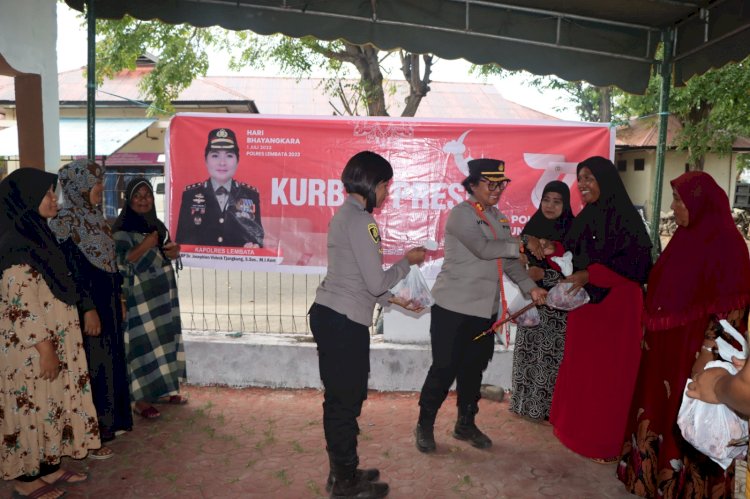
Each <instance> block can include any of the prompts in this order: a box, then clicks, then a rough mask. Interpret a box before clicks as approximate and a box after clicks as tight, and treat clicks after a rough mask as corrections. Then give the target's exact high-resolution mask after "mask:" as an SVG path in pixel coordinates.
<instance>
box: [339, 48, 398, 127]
mask: <svg viewBox="0 0 750 499" xmlns="http://www.w3.org/2000/svg"><path fill="white" fill-rule="evenodd" d="M344 47H345V50H346V53H347V54H348V55H349V56H351V57H352V63H353V64H354V66H355V67H356V68H357V71H359V83H360V86H361V89H362V95H363V97H364V99H365V105H366V106H367V115H368V116H388V110H387V109H386V106H385V92H384V91H383V73H382V72H381V71H380V59H379V58H378V53H379V51H378V49H376V48H375V47H374V46H372V45H353V44H351V43H347V42H344Z"/></svg>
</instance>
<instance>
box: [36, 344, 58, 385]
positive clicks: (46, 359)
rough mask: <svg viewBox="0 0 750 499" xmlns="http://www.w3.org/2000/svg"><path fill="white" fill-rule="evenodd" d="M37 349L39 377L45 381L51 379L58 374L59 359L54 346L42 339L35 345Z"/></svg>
mask: <svg viewBox="0 0 750 499" xmlns="http://www.w3.org/2000/svg"><path fill="white" fill-rule="evenodd" d="M36 347H37V350H38V351H39V377H40V378H41V379H43V380H46V381H53V380H54V379H55V378H57V375H58V374H60V359H59V358H58V357H57V352H55V348H54V346H53V345H52V343H51V342H49V341H42V342H40V343H38V344H37V345H36Z"/></svg>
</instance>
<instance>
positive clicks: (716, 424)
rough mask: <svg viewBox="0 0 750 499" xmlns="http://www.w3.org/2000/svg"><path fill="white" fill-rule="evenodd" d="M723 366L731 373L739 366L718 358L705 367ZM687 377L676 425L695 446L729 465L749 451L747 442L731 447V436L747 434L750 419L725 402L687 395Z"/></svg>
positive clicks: (717, 460)
mask: <svg viewBox="0 0 750 499" xmlns="http://www.w3.org/2000/svg"><path fill="white" fill-rule="evenodd" d="M711 367H721V368H724V369H726V370H727V371H729V373H730V374H733V375H734V374H737V369H735V368H734V366H733V365H732V364H730V363H729V362H724V361H721V360H715V361H712V362H709V363H707V364H706V369H709V368H711ZM691 381H692V379H688V380H687V383H685V390H684V392H683V394H682V405H681V406H680V412H679V413H678V414H677V425H678V426H679V427H680V430H681V431H682V436H683V437H685V440H687V441H688V442H689V443H690V444H691V445H692V446H693V447H695V448H696V449H698V450H699V451H701V452H702V453H703V454H705V455H707V456H708V457H710V458H711V459H712V460H713V461H714V462H716V463H717V464H718V465H719V466H721V467H722V468H724V469H727V468H728V467H729V465H730V464H732V460H734V458H736V457H739V456H741V455H743V454H745V452H746V451H747V444H745V445H739V446H731V447H728V444H729V441H730V440H735V439H739V438H742V437H744V436H746V435H747V421H746V420H745V419H743V418H741V417H740V416H739V415H737V413H736V412H734V411H733V410H732V409H730V408H729V407H727V406H726V405H724V404H709V403H707V402H703V401H702V400H698V399H694V398H691V397H688V396H687V385H688V384H689V383H690V382H691Z"/></svg>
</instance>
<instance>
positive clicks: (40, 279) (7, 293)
mask: <svg viewBox="0 0 750 499" xmlns="http://www.w3.org/2000/svg"><path fill="white" fill-rule="evenodd" d="M56 182H57V176H56V175H54V174H52V173H48V172H45V171H42V170H37V169H36V168H21V169H19V170H16V171H14V172H13V173H11V174H10V175H8V177H7V178H5V180H3V181H2V182H1V183H0V342H1V343H0V434H2V436H3V443H2V446H0V471H2V476H3V479H4V480H15V484H14V490H15V494H14V496H21V497H27V496H29V497H36V498H41V499H55V498H57V497H61V496H62V495H63V494H65V491H64V490H62V489H60V488H58V487H57V486H56V484H60V483H69V484H73V483H77V482H82V481H84V480H86V478H87V477H86V475H84V474H81V473H74V472H72V471H65V470H63V469H61V468H60V458H61V457H62V456H71V457H74V458H77V459H80V458H83V457H86V454H87V453H88V452H89V450H90V449H96V448H98V447H99V446H100V443H99V425H98V424H97V419H96V409H95V408H94V403H93V401H92V400H91V386H90V383H89V373H88V370H87V369H86V354H85V353H84V351H83V340H82V338H81V328H80V325H79V322H78V311H77V310H76V302H77V300H78V294H77V293H76V286H75V283H74V282H73V280H72V279H71V277H70V271H69V270H68V267H67V265H66V263H65V256H64V255H63V253H62V251H61V250H60V248H59V247H58V245H57V241H56V240H55V236H54V235H53V234H52V231H51V230H50V228H49V227H48V226H47V221H46V220H45V219H47V218H50V217H53V216H55V215H56V214H57V201H56V199H55V194H54V192H53V188H54V185H55V183H56Z"/></svg>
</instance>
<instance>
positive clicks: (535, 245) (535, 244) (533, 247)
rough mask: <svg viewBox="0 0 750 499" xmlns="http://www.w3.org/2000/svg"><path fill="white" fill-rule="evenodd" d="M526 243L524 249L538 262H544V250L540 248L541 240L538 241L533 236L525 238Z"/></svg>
mask: <svg viewBox="0 0 750 499" xmlns="http://www.w3.org/2000/svg"><path fill="white" fill-rule="evenodd" d="M527 241H528V242H527V243H526V249H527V250H528V251H529V253H531V254H532V255H534V256H535V257H536V258H538V259H539V260H544V248H543V246H542V243H541V241H543V239H538V238H536V237H534V236H527Z"/></svg>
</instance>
